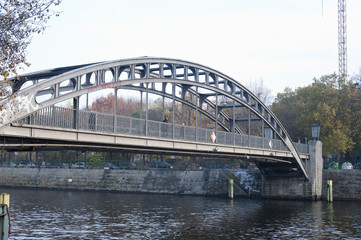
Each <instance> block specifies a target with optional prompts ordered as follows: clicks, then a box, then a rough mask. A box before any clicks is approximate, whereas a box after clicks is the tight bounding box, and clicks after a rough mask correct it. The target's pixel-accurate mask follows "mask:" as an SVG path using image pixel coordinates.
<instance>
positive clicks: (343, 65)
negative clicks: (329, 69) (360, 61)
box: [338, 0, 347, 77]
mask: <svg viewBox="0 0 361 240" xmlns="http://www.w3.org/2000/svg"><path fill="white" fill-rule="evenodd" d="M338 74H339V76H340V77H341V76H345V77H346V76H347V33H346V0H338Z"/></svg>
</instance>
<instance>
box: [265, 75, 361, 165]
mask: <svg viewBox="0 0 361 240" xmlns="http://www.w3.org/2000/svg"><path fill="white" fill-rule="evenodd" d="M272 111H273V112H274V113H275V114H276V116H277V117H278V118H279V120H280V121H281V123H282V124H283V125H284V127H285V128H286V130H287V131H288V133H289V134H290V135H291V138H292V139H293V140H297V139H304V138H307V139H311V127H310V126H311V125H312V124H320V126H321V133H320V140H321V141H322V142H323V155H324V156H327V155H329V154H336V155H337V159H338V160H342V159H343V158H344V156H345V155H347V154H348V153H351V152H359V151H360V150H361V141H360V140H361V91H360V90H359V89H358V88H357V87H356V85H355V84H354V81H350V80H346V79H345V78H340V77H339V76H337V75H336V74H331V75H326V76H322V77H320V78H319V79H316V78H315V79H314V82H313V83H312V84H311V85H309V86H306V87H300V88H297V89H296V90H295V91H292V90H291V89H290V88H286V89H285V91H284V92H283V93H279V94H277V97H276V99H275V101H274V103H273V104H272Z"/></svg>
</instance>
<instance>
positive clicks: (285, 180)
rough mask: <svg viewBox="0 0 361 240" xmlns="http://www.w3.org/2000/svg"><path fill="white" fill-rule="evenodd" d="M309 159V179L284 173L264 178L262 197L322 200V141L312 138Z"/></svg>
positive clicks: (307, 161) (307, 167) (307, 166)
mask: <svg viewBox="0 0 361 240" xmlns="http://www.w3.org/2000/svg"><path fill="white" fill-rule="evenodd" d="M308 148H309V154H310V155H309V159H307V160H305V168H306V171H307V173H308V176H309V179H308V180H307V179H305V178H304V177H296V176H289V177H287V176H286V175H283V176H282V177H281V176H280V177H277V176H270V177H269V178H267V179H266V178H265V177H264V178H263V180H262V197H264V198H276V199H305V200H320V199H321V193H322V168H323V160H322V142H320V141H316V140H312V141H309V143H308Z"/></svg>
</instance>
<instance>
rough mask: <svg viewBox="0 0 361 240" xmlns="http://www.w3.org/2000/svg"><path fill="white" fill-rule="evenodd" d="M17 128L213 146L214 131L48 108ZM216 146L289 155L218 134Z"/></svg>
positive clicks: (272, 143) (271, 143) (278, 145)
mask: <svg viewBox="0 0 361 240" xmlns="http://www.w3.org/2000/svg"><path fill="white" fill-rule="evenodd" d="M18 123H19V124H31V125H39V126H49V127H58V128H70V129H79V130H87V131H95V132H107V133H117V134H126V135H136V136H148V137H156V138H166V139H177V140H184V141H194V142H204V143H212V139H211V134H212V132H215V130H214V129H206V128H196V127H193V126H185V125H178V124H172V123H165V122H159V121H152V120H148V121H146V120H145V119H140V118H132V117H126V116H114V115H112V114H106V113H98V112H91V111H84V110H80V111H78V112H77V111H75V110H73V109H68V108H62V107H55V106H51V107H48V108H44V109H41V110H39V111H37V112H35V113H34V114H32V115H31V116H29V117H26V118H24V119H21V120H19V121H18ZM215 133H216V141H215V143H216V144H224V145H234V146H243V147H252V148H260V149H273V150H283V151H288V148H287V147H286V145H285V144H284V143H283V142H282V141H281V140H278V139H269V138H262V137H257V136H251V135H245V134H238V133H230V132H225V131H217V132H215ZM294 144H295V146H296V148H297V150H298V151H299V152H301V153H308V146H307V145H306V144H301V143H294Z"/></svg>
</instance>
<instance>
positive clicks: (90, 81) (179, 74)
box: [0, 57, 308, 178]
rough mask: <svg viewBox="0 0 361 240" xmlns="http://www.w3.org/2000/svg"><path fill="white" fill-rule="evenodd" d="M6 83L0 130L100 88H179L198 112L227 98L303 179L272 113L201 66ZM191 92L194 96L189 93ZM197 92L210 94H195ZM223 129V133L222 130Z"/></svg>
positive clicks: (133, 66)
mask: <svg viewBox="0 0 361 240" xmlns="http://www.w3.org/2000/svg"><path fill="white" fill-rule="evenodd" d="M108 71H109V72H110V73H111V76H112V77H111V79H107V78H106V74H107V72H108ZM122 75H123V76H122ZM124 75H125V77H124ZM93 76H94V77H93ZM92 77H93V78H92ZM10 81H12V82H13V86H14V88H13V92H14V96H13V97H11V98H10V99H3V100H2V101H0V106H2V111H1V112H0V127H3V126H5V125H6V124H9V123H10V122H13V121H16V120H18V119H21V118H23V117H25V116H27V115H29V114H31V113H33V112H35V111H37V110H39V109H42V108H45V107H48V106H51V105H53V104H56V103H58V102H62V101H65V100H68V99H71V98H76V97H79V96H81V95H84V94H87V93H90V92H95V91H98V90H101V89H105V88H122V87H124V88H126V86H134V85H139V86H141V87H143V85H144V84H149V83H151V84H152V83H162V91H161V92H163V93H164V94H165V92H166V87H167V84H174V85H175V84H178V85H180V86H182V89H185V90H184V92H183V93H182V96H184V94H185V92H189V93H190V94H193V95H195V96H196V97H197V99H198V100H199V101H198V102H197V105H198V107H199V108H202V105H203V103H206V104H209V105H212V103H211V101H207V98H209V97H210V96H223V97H227V98H228V99H230V100H232V101H234V103H237V104H239V105H240V106H243V107H246V108H247V109H249V110H250V111H251V112H252V113H253V114H255V115H256V116H258V118H259V119H261V120H263V121H264V123H266V124H267V125H268V127H270V128H271V129H272V130H273V131H274V133H276V134H277V136H278V137H279V138H280V139H281V140H282V141H283V142H284V144H285V145H286V146H287V147H288V149H289V150H290V152H291V153H292V155H293V156H294V158H295V159H296V161H297V163H298V165H299V168H300V169H301V171H302V172H303V174H304V175H305V177H306V178H308V175H307V172H306V170H305V166H304V164H303V162H302V160H301V158H300V156H299V154H298V152H297V150H296V148H295V146H294V145H293V143H292V141H291V140H290V137H289V135H288V133H287V131H286V130H285V128H284V127H283V126H282V124H281V122H280V121H279V120H278V119H277V117H276V116H275V115H274V114H273V112H272V111H271V110H270V109H269V108H268V107H267V106H266V105H265V104H264V103H262V102H261V101H260V100H259V99H258V98H257V97H256V96H255V95H254V94H253V93H252V92H251V91H249V90H248V89H247V88H245V87H244V86H243V85H242V84H240V83H238V82H237V81H235V80H234V79H232V78H230V77H229V76H227V75H225V74H223V73H221V72H218V71H216V70H214V69H212V68H209V67H206V66H203V65H200V64H196V63H192V62H188V61H183V60H176V59H167V58H153V57H140V58H134V59H123V60H116V61H108V62H101V63H94V64H85V65H78V66H73V67H65V68H57V69H52V70H46V71H42V72H37V73H34V74H29V75H24V76H20V77H18V78H13V79H10ZM27 81H32V82H33V83H34V84H33V85H32V86H30V87H27V88H25V89H22V86H24V84H25V83H26V82H27ZM192 87H195V88H197V90H190V89H191V88H192ZM198 88H200V89H204V90H207V91H209V92H210V93H202V92H199V91H198ZM182 91H183V90H182ZM45 94H47V95H49V94H50V96H51V97H49V99H45V100H40V101H37V98H38V97H39V99H40V96H43V95H45ZM183 100H184V99H183ZM216 108H217V106H216ZM215 111H216V116H215V117H214V119H213V120H215V121H217V118H218V115H219V114H220V115H222V116H223V117H226V118H227V117H228V118H230V116H226V115H225V113H224V112H222V109H221V110H220V111H218V109H216V110H215ZM222 127H223V128H224V129H226V130H227V128H226V127H225V126H222ZM228 130H229V129H228Z"/></svg>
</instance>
